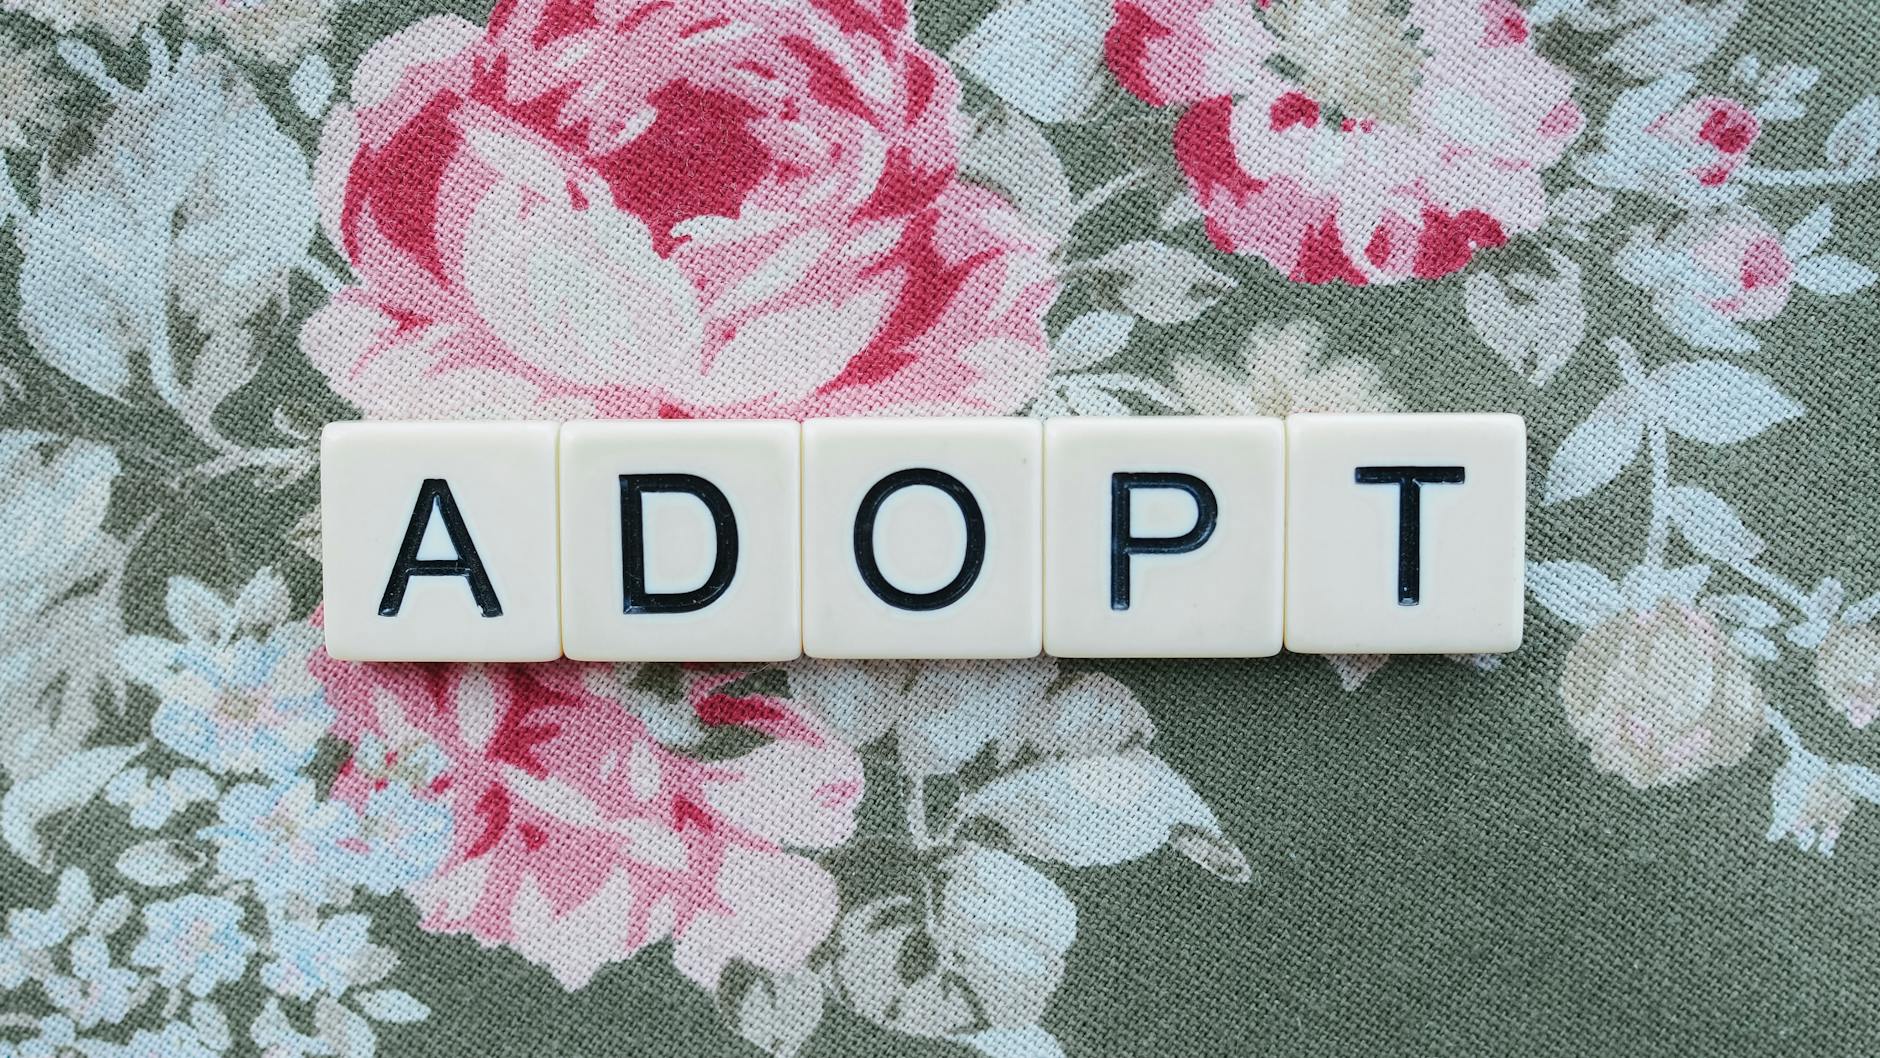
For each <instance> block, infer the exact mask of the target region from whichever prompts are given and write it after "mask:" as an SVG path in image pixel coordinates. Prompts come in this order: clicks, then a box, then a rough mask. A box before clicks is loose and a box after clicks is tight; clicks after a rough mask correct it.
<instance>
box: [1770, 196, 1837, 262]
mask: <svg viewBox="0 0 1880 1058" xmlns="http://www.w3.org/2000/svg"><path fill="white" fill-rule="evenodd" d="M1833 230H1834V207H1833V206H1830V205H1829V204H1828V203H1826V202H1823V203H1822V204H1821V205H1819V206H1816V207H1815V208H1814V209H1812V210H1810V211H1809V213H1808V216H1806V217H1803V218H1802V219H1801V220H1798V221H1796V222H1795V225H1794V227H1791V228H1790V229H1789V230H1788V232H1787V234H1785V235H1783V236H1782V252H1783V253H1784V254H1786V255H1788V258H1789V260H1791V261H1799V260H1801V259H1802V258H1804V257H1807V256H1808V255H1809V254H1811V253H1814V252H1815V251H1816V250H1819V249H1821V244H1822V243H1824V242H1827V241H1828V235H1829V234H1830V233H1831V232H1832V231H1833Z"/></svg>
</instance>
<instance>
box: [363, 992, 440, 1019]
mask: <svg viewBox="0 0 1880 1058" xmlns="http://www.w3.org/2000/svg"><path fill="white" fill-rule="evenodd" d="M359 1009H360V1010H363V1011H365V1015H366V1017H369V1018H371V1019H372V1020H374V1021H390V1022H399V1023H409V1022H413V1021H423V1020H424V1019H425V1018H428V1017H430V1016H431V1008H429V1007H427V1006H425V1005H424V1004H423V1003H421V1002H419V1001H418V1000H417V999H416V998H415V997H414V996H412V995H411V993H409V992H405V991H401V990H399V989H396V988H380V989H376V990H374V991H371V992H367V993H365V994H363V995H361V996H360V997H359Z"/></svg>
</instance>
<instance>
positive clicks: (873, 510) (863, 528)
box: [855, 467, 986, 610]
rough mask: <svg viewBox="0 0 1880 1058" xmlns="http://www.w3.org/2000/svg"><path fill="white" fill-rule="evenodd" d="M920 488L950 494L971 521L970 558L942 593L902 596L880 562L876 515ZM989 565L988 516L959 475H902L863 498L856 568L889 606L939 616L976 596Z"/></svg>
mask: <svg viewBox="0 0 1880 1058" xmlns="http://www.w3.org/2000/svg"><path fill="white" fill-rule="evenodd" d="M915 485H925V486H927V487H929V488H935V489H939V490H940V491H941V492H944V493H946V494H947V496H948V498H950V499H951V500H952V501H953V502H954V504H955V505H956V506H958V507H959V509H960V516H961V517H962V518H964V519H965V520H966V554H965V556H964V558H963V559H962V560H961V562H960V571H959V572H958V573H956V574H954V576H953V579H952V580H950V581H948V582H947V583H946V585H945V586H943V587H941V588H940V589H939V590H937V591H930V592H911V591H902V590H901V589H900V588H897V587H895V586H894V585H892V584H890V583H888V578H886V577H884V576H882V575H881V566H880V565H878V564H877V563H876V562H875V515H876V514H877V513H879V512H880V510H881V505H882V504H883V503H885V502H887V499H888V497H889V496H892V495H893V494H895V493H896V492H899V491H901V490H902V489H905V488H911V487H913V486H915ZM985 564H986V519H985V516H984V515H983V514H981V513H980V511H979V501H978V500H976V499H974V498H973V493H972V490H971V489H968V488H967V487H966V485H965V483H964V482H962V481H960V479H958V478H956V477H954V476H953V475H951V474H948V473H946V472H945V471H940V470H934V469H932V468H930V467H914V468H911V469H908V470H897V471H895V472H894V473H892V474H889V475H888V476H887V477H885V478H882V479H881V480H880V481H877V482H875V484H874V487H873V488H871V489H869V490H868V495H866V496H863V497H862V505H861V507H860V508H859V509H858V510H857V511H856V512H855V565H856V568H857V569H859V570H860V571H861V574H862V583H864V584H866V585H868V590H869V591H872V592H874V593H875V595H876V596H877V597H879V598H880V599H881V601H882V602H885V603H887V604H888V605H889V606H892V607H895V608H896V609H900V610H938V609H940V608H942V607H944V606H950V605H952V604H953V603H956V602H958V601H959V600H960V597H961V596H963V595H965V594H966V593H967V592H968V591H971V590H972V587H973V582H974V581H976V580H978V579H979V570H980V567H982V566H984V565H985Z"/></svg>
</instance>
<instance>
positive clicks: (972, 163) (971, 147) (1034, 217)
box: [960, 107, 1077, 240]
mask: <svg viewBox="0 0 1880 1058" xmlns="http://www.w3.org/2000/svg"><path fill="white" fill-rule="evenodd" d="M960 171H961V173H962V174H964V175H966V176H968V177H970V178H972V179H973V180H974V181H975V182H982V181H983V182H985V183H988V184H991V185H992V186H993V187H996V188H998V189H999V191H1000V192H1002V193H1003V194H1004V195H1005V197H1006V198H1008V199H1011V200H1012V204H1013V205H1016V206H1017V207H1018V210H1019V212H1020V213H1023V214H1024V215H1025V216H1026V217H1027V218H1029V219H1030V220H1031V221H1032V222H1033V223H1035V224H1037V225H1038V226H1039V227H1040V228H1042V229H1043V230H1045V231H1046V232H1049V233H1050V234H1051V235H1052V236H1054V237H1056V238H1058V239H1060V240H1061V239H1063V238H1064V237H1066V236H1067V235H1069V234H1070V229H1071V223H1072V221H1073V220H1075V219H1076V216H1077V199H1076V196H1075V195H1073V194H1072V193H1071V179H1070V176H1069V175H1068V174H1066V173H1065V171H1064V162H1063V161H1062V160H1061V159H1060V158H1059V157H1058V153H1057V149H1056V148H1054V147H1052V146H1051V142H1050V141H1049V140H1047V139H1045V138H1044V133H1043V132H1042V131H1040V130H1039V128H1038V125H1037V123H1036V122H1033V121H1031V120H1029V119H1028V118H1026V117H1025V116H1024V115H1023V114H1020V113H1018V112H1017V111H1014V110H1008V109H1006V108H1004V107H996V108H994V109H993V111H992V112H991V113H989V114H986V115H985V116H983V117H981V118H979V119H978V120H977V121H976V122H975V123H974V124H973V131H972V133H971V135H969V136H967V137H966V142H965V143H964V144H962V145H961V146H960Z"/></svg>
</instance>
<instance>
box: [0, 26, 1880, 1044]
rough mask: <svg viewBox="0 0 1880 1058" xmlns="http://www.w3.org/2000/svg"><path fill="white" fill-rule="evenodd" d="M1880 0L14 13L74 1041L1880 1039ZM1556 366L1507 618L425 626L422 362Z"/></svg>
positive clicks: (35, 866)
mask: <svg viewBox="0 0 1880 1058" xmlns="http://www.w3.org/2000/svg"><path fill="white" fill-rule="evenodd" d="M1876 69H1880V26H1877V25H1876V23H1875V19H1874V12H1873V11H1872V10H1871V7H1870V5H1867V4H1864V3H1860V2H1855V0H1843V2H1836V3H1826V4H1816V5H1807V6H1806V7H1805V8H1803V7H1797V6H1794V5H1789V6H1784V5H1779V4H1772V3H1762V2H1759V3H1757V4H1754V5H1752V4H1751V3H1750V2H1748V0H1537V2H1535V3H1532V4H1522V3H1515V2H1511V0H1410V2H1408V3H1402V2H1387V0H1116V2H1114V3H1110V2H1107V0H1003V2H998V3H992V2H982V3H974V4H961V3H941V2H924V0H923V2H921V3H916V4H914V5H913V6H912V7H909V6H906V5H904V4H902V3H900V2H899V0H775V2H769V3H758V4H737V3H722V2H716V0H501V2H500V3H496V4H495V5H494V6H493V7H492V6H491V4H490V3H489V2H488V0H483V2H478V0H467V2H463V3H453V2H452V0H396V2H388V3H373V4H366V3H363V2H355V0H251V2H244V3H227V2H222V0H139V2H135V3H123V2H115V0H114V2H109V3H106V2H98V0H91V2H75V0H0V912H3V913H0V1056H4V1058H51V1056H64V1055H83V1056H86V1058H145V1056H157V1055H164V1056H187V1058H203V1056H211V1055H265V1056H267V1058H300V1056H310V1055H320V1056H325V1055H342V1056H353V1058H358V1056H366V1055H371V1054H375V1053H384V1054H398V1055H404V1054H413V1055H419V1054H439V1055H443V1054H465V1053H475V1054H489V1055H531V1056H533V1055H539V1054H673V1055H693V1054H734V1053H769V1054H775V1055H799V1054H800V1055H858V1054H897V1055H900V1054H905V1055H916V1054H918V1055H929V1054H932V1055H939V1054H961V1055H972V1054H979V1055H989V1056H993V1058H1054V1056H1059V1055H1117V1054H1163V1053H1166V1054H1171V1055H1187V1054H1196V1055H1201V1054H1207V1055H1218V1054H1254V1053H1267V1052H1273V1053H1282V1054H1373V1053H1415V1054H1424V1053H1430V1054H1435V1053H1443V1054H1462V1055H1476V1054H1483V1053H1513V1054H1587V1053H1610V1054H1697V1053H1702V1054H1728V1055H1751V1054H1771V1055H1776V1054H1784V1055H1786V1054H1795V1053H1819V1054H1833V1055H1840V1054H1858V1053H1868V1052H1870V1051H1872V1050H1874V1048H1875V1046H1876V1043H1877V1042H1880V1005H1877V1004H1876V1003H1875V1001H1874V998H1873V991H1874V990H1873V987H1872V970H1871V962H1872V953H1873V952H1874V951H1876V950H1880V906H1876V897H1875V893H1876V892H1880V888H1876V886H1875V885H1874V884H1873V881H1874V878H1875V871H1876V869H1880V841H1875V840H1874V835H1873V834H1872V832H1871V831H1870V829H1869V826H1870V821H1869V820H1868V818H1867V816H1868V814H1869V812H1870V810H1869V809H1868V807H1867V806H1868V805H1869V804H1870V803H1872V802H1876V801H1880V774H1877V773H1876V772H1875V771H1874V770H1873V769H1874V768H1875V767H1880V750H1876V747H1875V744H1874V743H1873V742H1872V741H1871V740H1872V738H1873V737H1874V736H1873V734H1872V732H1873V730H1875V728H1874V723H1873V722H1874V720H1875V718H1876V717H1877V716H1880V626H1876V624H1875V620H1876V618H1877V617H1880V544H1877V543H1876V540H1877V539H1880V538H1877V537H1876V529H1875V526H1876V525H1877V524H1880V501H1876V499H1875V497H1876V495H1880V491H1877V489H1876V486H1877V485H1880V458H1877V456H1876V453H1880V445H1877V444H1876V442H1877V441H1880V400H1876V398H1875V394H1876V392H1880V356H1876V353H1877V352H1880V347H1877V346H1876V339H1875V334H1876V329H1877V328H1880V304H1877V303H1876V300H1875V299H1876V295H1875V291H1876V286H1875V283H1874V280H1875V266H1876V256H1875V250H1874V245H1875V241H1876V235H1877V234H1880V194H1876V188H1877V187H1880V160H1877V155H1880V97H1877V96H1876V95H1875V91H1876V89H1875V77H1874V71H1875V70H1876ZM1301 410H1346V411H1437V410H1458V411H1464V410H1484V411H1491V410H1492V411H1514V412H1518V413H1521V414H1523V415H1525V416H1526V417H1527V419H1528V422H1529V427H1530V434H1531V439H1532V442H1531V443H1532V451H1531V453H1530V456H1531V459H1530V462H1531V466H1532V474H1531V483H1532V495H1531V503H1530V508H1531V515H1530V520H1529V521H1530V539H1529V555H1530V559H1531V562H1530V565H1529V574H1528V586H1529V589H1530V599H1531V605H1530V607H1529V614H1528V628H1529V632H1528V642H1527V644H1526V645H1525V646H1524V647H1523V648H1522V649H1521V650H1520V651H1519V652H1518V653H1515V654H1512V655H1508V656H1502V657H1457V658H1399V659H1390V658H1386V657H1382V656H1364V657H1360V656H1349V657H1332V658H1312V657H1304V656H1291V655H1287V656H1281V657H1278V658H1272V659H1260V660H1249V661H1245V662H1219V663H1213V662H1209V663H1201V662H1137V661H1130V662H1101V663H1098V662H1075V663H1073V662H1057V661H1054V660H1051V659H1047V658H1039V659H1034V660H1029V661H1022V662H996V663H993V662H980V663H975V662H955V663H925V664H917V663H868V664H863V663H843V662H819V661H810V660H804V661H799V662H794V663H790V664H786V665H780V666H762V667H749V666H744V667H739V666H679V665H645V666H635V665H592V664H578V663H573V662H558V663H554V664H550V665H542V666H474V665H364V664H353V663H344V662H338V661H334V660H333V659H331V658H328V657H327V656H326V655H325V654H324V652H323V651H322V650H321V648H320V641H321V633H320V619H321V618H320V609H319V604H320V600H319V598H318V582H319V577H318V554H319V541H318V526H319V518H318V511H317V509H316V503H317V492H318V490H317V481H316V478H317V466H316V462H317V460H316V456H315V452H316V447H317V435H318V431H319V428H320V427H321V426H322V425H323V424H325V423H327V422H331V421H336V420H341V419H347V418H354V417H361V416H364V417H378V418H408V419H411V418H444V419H459V418H547V419H578V418H592V417H625V416H666V417H710V416H719V417H725V416H781V417H802V416H811V415H849V414H945V415H974V414H999V415H1004V414H1014V415H1034V416H1046V415H1058V416H1062V415H1130V414H1213V415H1217V414H1255V415H1283V414H1286V413H1288V412H1290V411H1301Z"/></svg>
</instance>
